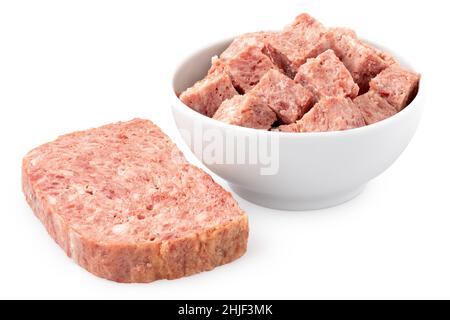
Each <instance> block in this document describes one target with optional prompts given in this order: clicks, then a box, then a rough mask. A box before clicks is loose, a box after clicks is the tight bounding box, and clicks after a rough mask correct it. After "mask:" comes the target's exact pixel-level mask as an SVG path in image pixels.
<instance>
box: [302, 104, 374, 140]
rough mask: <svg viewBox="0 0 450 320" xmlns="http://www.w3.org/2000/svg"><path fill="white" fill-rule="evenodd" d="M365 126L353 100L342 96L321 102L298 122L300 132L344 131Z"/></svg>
mask: <svg viewBox="0 0 450 320" xmlns="http://www.w3.org/2000/svg"><path fill="white" fill-rule="evenodd" d="M364 125H365V122H364V118H363V115H362V113H361V111H360V110H359V108H358V107H357V106H356V105H355V104H354V103H353V102H352V100H350V99H349V98H344V97H342V96H340V97H328V98H324V99H322V100H320V101H319V102H318V103H317V104H316V105H315V106H314V107H313V108H312V109H311V110H310V111H309V112H308V113H307V114H305V115H304V116H303V118H302V119H301V120H300V121H299V122H298V126H299V131H300V132H325V131H342V130H349V129H354V128H359V127H363V126H364Z"/></svg>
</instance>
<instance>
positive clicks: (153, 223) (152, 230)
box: [22, 119, 248, 282]
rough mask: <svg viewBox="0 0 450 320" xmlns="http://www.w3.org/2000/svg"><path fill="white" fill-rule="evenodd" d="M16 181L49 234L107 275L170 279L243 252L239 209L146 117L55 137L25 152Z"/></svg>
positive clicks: (244, 221)
mask: <svg viewBox="0 0 450 320" xmlns="http://www.w3.org/2000/svg"><path fill="white" fill-rule="evenodd" d="M22 178H23V190H24V193H25V196H26V199H27V201H28V203H29V204H30V206H31V208H32V209H33V211H34V213H35V214H36V215H37V217H38V218H39V219H40V220H41V221H42V222H43V224H44V225H45V227H46V228H47V231H48V232H49V234H50V235H51V236H52V237H53V238H54V239H55V241H56V242H57V243H58V244H59V245H60V246H61V247H62V248H63V249H64V251H65V252H66V253H67V255H68V256H69V257H72V258H73V259H74V260H75V261H76V262H77V263H78V264H80V265H81V266H82V267H83V268H85V269H87V270H88V271H90V272H92V273H93V274H95V275H97V276H100V277H103V278H106V279H110V280H114V281H118V282H151V281H154V280H158V279H175V278H179V277H183V276H187V275H191V274H194V273H197V272H201V271H206V270H211V269H213V268H214V267H216V266H219V265H222V264H225V263H228V262H231V261H233V260H235V259H237V258H238V257H240V256H242V255H243V254H244V252H245V250H246V243H247V237H248V225H247V217H246V215H245V213H244V212H243V211H242V210H241V209H240V208H239V207H238V205H237V203H236V201H235V200H234V199H233V198H232V196H231V195H230V194H229V193H228V192H226V191H225V190H224V189H223V188H222V187H220V186H219V185H218V184H216V183H215V182H214V181H213V180H212V178H211V177H210V176H209V175H208V174H206V173H205V172H203V171H202V170H200V169H198V168H196V167H194V166H192V165H190V164H188V163H187V161H186V160H185V159H184V157H183V155H182V154H181V152H180V151H179V150H178V149H177V148H176V146H175V145H174V143H172V142H171V141H170V139H169V138H168V137H167V136H166V135H165V134H164V133H162V132H161V130H160V129H159V128H158V127H157V126H155V125H154V124H153V123H151V122H150V121H146V120H140V119H136V120H133V121H129V122H122V123H117V124H112V125H107V126H103V127H100V128H96V129H90V130H86V131H81V132H75V133H72V134H68V135H65V136H62V137H60V138H58V139H57V140H55V141H53V142H50V143H47V144H45V145H42V146H40V147H38V148H36V149H34V150H32V151H31V152H30V153H28V154H27V155H26V157H25V158H24V160H23V176H22Z"/></svg>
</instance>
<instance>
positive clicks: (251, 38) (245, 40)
mask: <svg viewBox="0 0 450 320" xmlns="http://www.w3.org/2000/svg"><path fill="white" fill-rule="evenodd" d="M274 34H275V32H266V31H260V32H251V33H244V34H243V35H241V36H239V37H237V38H236V39H234V40H233V42H232V43H231V44H230V45H229V46H228V48H227V49H226V50H225V51H224V52H222V54H221V55H220V59H222V60H223V61H226V60H229V59H233V58H234V57H235V56H236V55H238V54H239V53H240V52H241V51H243V50H245V48H246V47H247V46H256V47H259V48H260V49H261V51H263V52H264V50H266V48H265V47H266V46H267V43H268V40H269V39H270V38H271V37H272V36H273V35H274Z"/></svg>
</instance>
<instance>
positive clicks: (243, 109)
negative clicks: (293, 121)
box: [214, 93, 277, 130]
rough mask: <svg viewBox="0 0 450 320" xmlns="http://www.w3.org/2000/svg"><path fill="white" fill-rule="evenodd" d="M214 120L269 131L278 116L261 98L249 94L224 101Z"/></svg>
mask: <svg viewBox="0 0 450 320" xmlns="http://www.w3.org/2000/svg"><path fill="white" fill-rule="evenodd" d="M214 119H216V120H219V121H222V122H226V123H229V124H233V125H237V126H241V127H247V128H254V129H262V130H269V129H270V128H271V127H272V124H273V123H274V122H275V121H276V119H277V116H276V114H275V112H273V111H272V110H271V109H270V108H269V107H268V106H267V105H266V104H265V103H264V102H263V101H262V100H261V99H260V98H258V97H257V96H255V95H253V94H252V93H248V94H246V95H243V96H235V97H233V98H231V99H229V100H226V101H224V102H223V103H222V105H221V106H220V108H219V110H217V112H216V114H215V115H214Z"/></svg>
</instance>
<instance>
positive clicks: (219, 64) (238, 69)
mask: <svg viewBox="0 0 450 320" xmlns="http://www.w3.org/2000/svg"><path fill="white" fill-rule="evenodd" d="M263 51H264V50H263V49H262V48H261V46H260V44H259V43H256V44H247V45H244V46H242V47H240V46H238V45H236V48H235V49H233V50H230V52H228V53H227V54H226V59H222V58H220V59H214V60H213V66H212V68H211V70H210V71H209V72H210V73H211V72H212V73H214V72H216V70H217V69H220V70H224V71H225V72H227V73H228V74H229V75H230V77H231V81H232V82H233V85H234V87H235V88H236V90H237V91H238V92H239V93H241V94H243V93H246V92H248V91H250V90H251V89H252V88H253V87H254V86H255V85H257V84H258V82H259V80H261V78H262V77H263V76H264V75H265V74H266V73H267V71H269V70H271V69H277V68H278V67H277V66H276V65H275V64H274V63H273V62H272V60H271V59H270V58H269V57H268V56H267V55H266V54H265V53H264V52H263Z"/></svg>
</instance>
